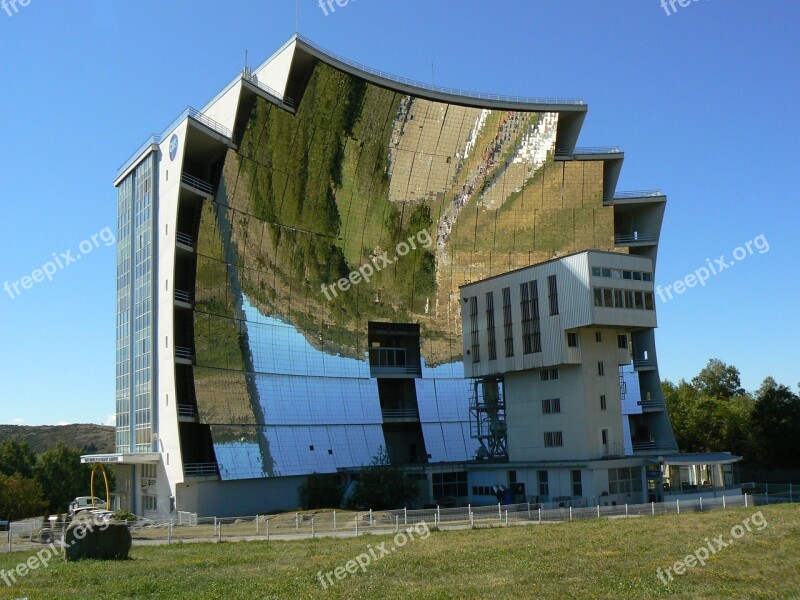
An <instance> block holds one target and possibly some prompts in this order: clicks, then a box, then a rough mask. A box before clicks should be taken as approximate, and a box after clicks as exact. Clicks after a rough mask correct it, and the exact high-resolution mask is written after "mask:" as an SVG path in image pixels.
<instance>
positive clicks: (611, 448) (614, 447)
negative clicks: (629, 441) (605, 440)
mask: <svg viewBox="0 0 800 600" xmlns="http://www.w3.org/2000/svg"><path fill="white" fill-rule="evenodd" d="M603 456H604V457H611V456H625V445H624V444H603Z"/></svg>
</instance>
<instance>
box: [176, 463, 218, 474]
mask: <svg viewBox="0 0 800 600" xmlns="http://www.w3.org/2000/svg"><path fill="white" fill-rule="evenodd" d="M183 474H184V476H186V477H218V476H219V469H218V468H217V463H187V464H185V465H183Z"/></svg>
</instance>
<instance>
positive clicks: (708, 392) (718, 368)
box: [692, 358, 746, 398]
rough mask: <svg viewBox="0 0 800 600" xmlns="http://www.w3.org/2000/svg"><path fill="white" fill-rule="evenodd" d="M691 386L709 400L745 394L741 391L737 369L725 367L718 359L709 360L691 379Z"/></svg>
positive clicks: (730, 366) (729, 366)
mask: <svg viewBox="0 0 800 600" xmlns="http://www.w3.org/2000/svg"><path fill="white" fill-rule="evenodd" d="M692 385H693V386H694V388H695V389H696V390H697V391H698V392H699V393H700V394H702V395H704V396H709V397H711V398H733V397H734V396H743V395H745V394H746V392H745V391H744V390H743V389H742V381H741V379H740V378H739V369H737V368H736V367H734V366H733V365H726V364H725V363H724V362H722V361H721V360H719V359H718V358H712V359H709V361H708V364H707V365H706V366H705V368H703V370H702V371H700V372H699V373H698V374H697V376H696V377H694V379H692Z"/></svg>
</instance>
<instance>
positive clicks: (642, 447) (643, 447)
mask: <svg viewBox="0 0 800 600" xmlns="http://www.w3.org/2000/svg"><path fill="white" fill-rule="evenodd" d="M676 450H677V448H676V447H675V444H670V443H669V442H659V441H656V440H652V441H649V442H633V452H634V454H636V453H640V454H655V453H656V452H674V451H676Z"/></svg>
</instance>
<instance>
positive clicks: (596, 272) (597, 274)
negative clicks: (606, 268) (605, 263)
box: [592, 267, 602, 277]
mask: <svg viewBox="0 0 800 600" xmlns="http://www.w3.org/2000/svg"><path fill="white" fill-rule="evenodd" d="M592 275H593V276H595V277H600V276H602V272H601V271H600V267H592Z"/></svg>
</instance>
